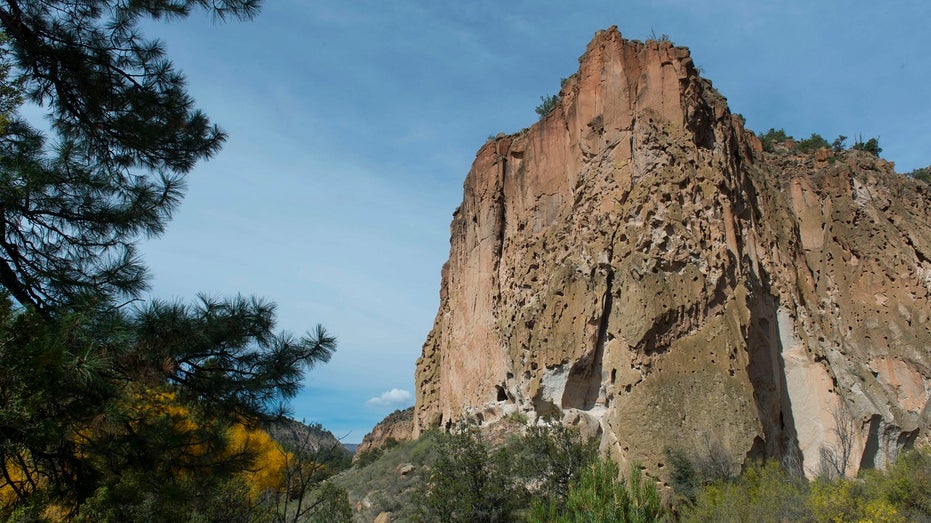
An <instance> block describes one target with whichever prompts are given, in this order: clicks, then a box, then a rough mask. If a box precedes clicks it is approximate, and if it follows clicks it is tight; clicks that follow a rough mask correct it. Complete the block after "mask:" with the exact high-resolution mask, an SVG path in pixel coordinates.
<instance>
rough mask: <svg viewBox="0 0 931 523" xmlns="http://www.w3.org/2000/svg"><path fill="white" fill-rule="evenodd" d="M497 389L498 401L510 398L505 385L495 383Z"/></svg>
mask: <svg viewBox="0 0 931 523" xmlns="http://www.w3.org/2000/svg"><path fill="white" fill-rule="evenodd" d="M495 389H497V391H498V397H497V401H507V400H508V393H507V392H505V390H504V387H502V386H501V385H495Z"/></svg>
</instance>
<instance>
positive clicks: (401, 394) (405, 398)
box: [365, 389, 414, 408]
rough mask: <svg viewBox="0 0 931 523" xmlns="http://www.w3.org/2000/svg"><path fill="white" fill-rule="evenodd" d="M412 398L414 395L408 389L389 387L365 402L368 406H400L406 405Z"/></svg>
mask: <svg viewBox="0 0 931 523" xmlns="http://www.w3.org/2000/svg"><path fill="white" fill-rule="evenodd" d="M413 399H414V395H413V394H411V393H410V391H408V390H401V389H391V390H388V391H385V392H382V393H381V396H376V397H374V398H371V399H369V400H368V401H366V402H365V404H366V405H368V406H369V407H375V408H384V407H401V406H406V405H408V404H409V403H410V402H411V401H412V400H413Z"/></svg>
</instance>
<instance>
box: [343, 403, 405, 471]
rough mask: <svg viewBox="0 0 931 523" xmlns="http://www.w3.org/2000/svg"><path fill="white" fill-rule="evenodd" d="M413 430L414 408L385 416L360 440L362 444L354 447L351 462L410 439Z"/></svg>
mask: <svg viewBox="0 0 931 523" xmlns="http://www.w3.org/2000/svg"><path fill="white" fill-rule="evenodd" d="M413 430H414V407H408V408H406V409H404V410H396V411H394V412H392V413H391V414H388V415H387V416H385V419H383V420H381V421H380V422H378V425H375V427H373V428H372V432H369V433H368V434H366V435H365V437H364V438H362V443H361V444H359V446H358V447H356V452H355V455H354V456H353V457H352V460H353V461H356V460H357V459H358V458H359V456H361V455H363V453H365V452H368V451H371V450H374V449H380V448H384V447H386V446H389V445H392V444H397V443H400V442H402V441H407V440H409V439H411V435H412V433H413Z"/></svg>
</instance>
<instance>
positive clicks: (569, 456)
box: [508, 420, 598, 507]
mask: <svg viewBox="0 0 931 523" xmlns="http://www.w3.org/2000/svg"><path fill="white" fill-rule="evenodd" d="M508 454H509V455H511V456H512V459H513V460H514V465H513V466H514V467H515V469H516V470H517V471H518V474H519V476H520V478H521V479H522V482H523V484H524V485H527V487H526V490H527V491H528V492H529V493H530V494H531V495H532V496H534V498H536V499H538V500H554V501H555V502H556V504H557V506H560V507H561V506H562V505H563V504H564V503H565V499H566V495H567V493H568V492H569V483H570V481H572V479H573V478H574V477H576V476H577V475H578V474H579V472H580V471H582V470H584V469H585V468H586V467H588V466H589V465H590V464H591V463H593V462H594V461H595V460H596V459H597V458H598V443H597V441H595V440H591V441H584V440H583V439H582V437H581V435H580V434H579V430H578V429H577V428H574V427H567V426H565V425H563V424H562V423H559V422H558V421H555V420H548V421H547V422H545V423H542V424H533V425H529V426H528V427H527V429H526V432H525V433H524V435H523V436H522V437H520V438H517V439H516V440H514V441H512V442H511V443H510V448H509V449H508Z"/></svg>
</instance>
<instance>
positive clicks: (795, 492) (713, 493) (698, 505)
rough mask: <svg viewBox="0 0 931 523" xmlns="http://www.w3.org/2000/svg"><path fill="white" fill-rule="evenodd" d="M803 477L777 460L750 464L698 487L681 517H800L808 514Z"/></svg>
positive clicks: (762, 519) (778, 520)
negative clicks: (731, 476)
mask: <svg viewBox="0 0 931 523" xmlns="http://www.w3.org/2000/svg"><path fill="white" fill-rule="evenodd" d="M807 492H808V485H807V483H806V482H805V480H804V479H803V478H799V477H798V476H795V475H792V474H789V473H787V472H785V471H784V470H783V469H782V468H781V467H780V465H779V464H778V463H776V462H767V463H764V464H754V465H751V466H750V467H748V468H747V469H746V470H745V471H744V473H743V474H742V475H741V476H740V477H739V478H737V479H735V480H732V481H718V482H714V483H712V484H710V485H707V486H705V487H703V488H701V489H700V490H698V492H697V495H696V499H695V503H694V505H693V506H685V507H684V509H683V514H682V516H683V517H682V520H683V521H686V522H690V521H695V522H699V521H702V522H704V521H722V522H731V521H732V522H740V521H755V522H760V523H767V522H773V523H781V522H783V521H803V520H805V519H806V518H807V517H808V511H807V507H806V505H805V499H806V495H807Z"/></svg>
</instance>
